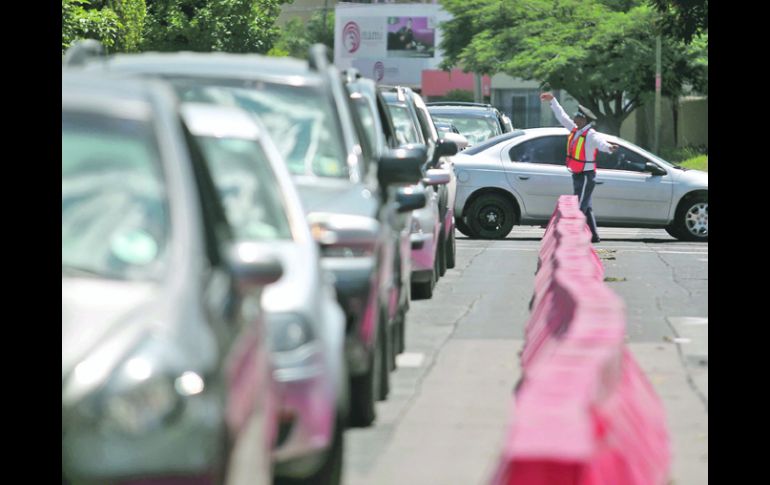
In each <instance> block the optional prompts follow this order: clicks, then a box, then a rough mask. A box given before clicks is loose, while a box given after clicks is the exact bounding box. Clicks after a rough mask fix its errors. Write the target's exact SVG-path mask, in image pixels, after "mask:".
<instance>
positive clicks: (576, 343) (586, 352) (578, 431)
mask: <svg viewBox="0 0 770 485" xmlns="http://www.w3.org/2000/svg"><path fill="white" fill-rule="evenodd" d="M590 237H591V236H590V231H589V230H588V228H587V227H586V224H585V216H584V215H583V214H582V213H581V212H580V210H579V207H578V205H577V197H575V196H563V197H561V198H560V199H559V202H558V204H557V207H556V210H555V211H554V213H553V215H552V216H551V220H550V222H549V225H548V227H547V228H546V231H545V234H544V236H543V240H542V243H541V250H540V254H539V257H538V271H537V275H536V277H535V289H534V293H533V296H532V301H531V304H530V306H531V310H532V314H531V316H530V319H529V321H528V322H527V325H526V327H525V346H524V349H523V351H522V354H521V366H522V374H523V377H522V381H520V385H519V386H518V387H517V391H516V394H515V398H516V402H515V403H514V402H512V403H511V413H510V414H511V416H512V417H513V419H512V420H511V421H510V422H509V424H508V429H507V435H506V444H505V448H504V450H503V454H502V457H501V461H500V463H499V466H498V468H497V471H496V473H495V475H494V477H493V478H492V481H491V483H492V484H493V485H502V484H513V485H517V484H518V485H540V484H542V485H599V484H605V485H662V484H664V483H666V479H667V477H668V473H669V468H670V445H669V438H668V432H667V430H666V426H665V415H664V412H663V407H662V404H661V402H660V400H659V399H658V397H657V396H656V394H655V392H654V390H653V388H652V386H651V385H650V383H649V382H648V380H647V378H646V377H645V376H644V374H643V372H642V371H641V369H640V368H639V366H638V365H637V363H636V362H635V361H634V359H633V356H632V355H631V354H630V352H629V351H628V350H627V349H626V348H625V345H624V335H625V306H624V304H623V301H622V300H621V299H620V298H619V297H618V296H617V295H616V294H615V293H614V292H612V291H611V290H610V289H609V288H608V287H607V286H606V285H605V284H604V281H603V280H604V268H603V266H602V264H601V261H600V260H599V258H598V256H597V254H596V252H595V251H594V250H593V248H592V246H591V245H590Z"/></svg>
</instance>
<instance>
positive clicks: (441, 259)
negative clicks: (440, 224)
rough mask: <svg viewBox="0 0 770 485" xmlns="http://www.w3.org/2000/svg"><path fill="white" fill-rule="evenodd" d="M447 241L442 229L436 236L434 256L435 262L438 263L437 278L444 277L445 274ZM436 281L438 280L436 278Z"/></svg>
mask: <svg viewBox="0 0 770 485" xmlns="http://www.w3.org/2000/svg"><path fill="white" fill-rule="evenodd" d="M448 242H449V241H448V240H447V238H446V235H445V234H444V230H443V229H442V230H441V232H440V233H439V235H438V255H436V261H438V275H439V277H441V276H444V275H445V274H446V269H447V254H446V252H447V243H448ZM436 279H438V278H436Z"/></svg>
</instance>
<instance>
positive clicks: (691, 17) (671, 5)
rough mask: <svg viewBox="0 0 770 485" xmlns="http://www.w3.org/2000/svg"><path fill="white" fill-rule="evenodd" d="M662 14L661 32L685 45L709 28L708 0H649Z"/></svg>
mask: <svg viewBox="0 0 770 485" xmlns="http://www.w3.org/2000/svg"><path fill="white" fill-rule="evenodd" d="M649 2H650V4H651V5H652V6H653V7H655V9H656V10H657V11H658V12H660V13H661V14H663V16H662V18H661V26H662V28H663V32H664V33H666V34H667V35H670V36H672V37H675V38H677V39H679V40H682V41H684V42H685V43H688V44H689V43H690V42H692V40H693V39H695V38H696V37H698V35H700V34H703V33H707V32H708V28H709V2H708V0H649Z"/></svg>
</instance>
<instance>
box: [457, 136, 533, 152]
mask: <svg viewBox="0 0 770 485" xmlns="http://www.w3.org/2000/svg"><path fill="white" fill-rule="evenodd" d="M523 134H524V131H522V130H515V131H511V132H509V133H503V134H502V135H498V136H495V137H493V138H490V139H489V140H487V141H485V142H483V143H479V144H478V145H474V146H473V147H471V148H468V149H466V150H463V154H464V155H475V154H477V153H479V152H483V151H484V150H486V149H488V148H492V147H493V146H495V145H497V144H498V143H502V142H504V141H508V140H511V139H513V138H516V137H517V136H522V135H523Z"/></svg>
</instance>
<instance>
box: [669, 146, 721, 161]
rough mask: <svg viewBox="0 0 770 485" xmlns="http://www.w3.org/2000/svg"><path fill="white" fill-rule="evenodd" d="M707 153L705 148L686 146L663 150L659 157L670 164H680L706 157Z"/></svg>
mask: <svg viewBox="0 0 770 485" xmlns="http://www.w3.org/2000/svg"><path fill="white" fill-rule="evenodd" d="M708 154H709V151H708V148H707V147H705V146H688V147H682V148H663V149H661V150H660V156H661V158H663V159H664V160H666V161H668V162H671V163H680V162H682V161H685V160H691V159H695V158H699V157H708Z"/></svg>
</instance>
